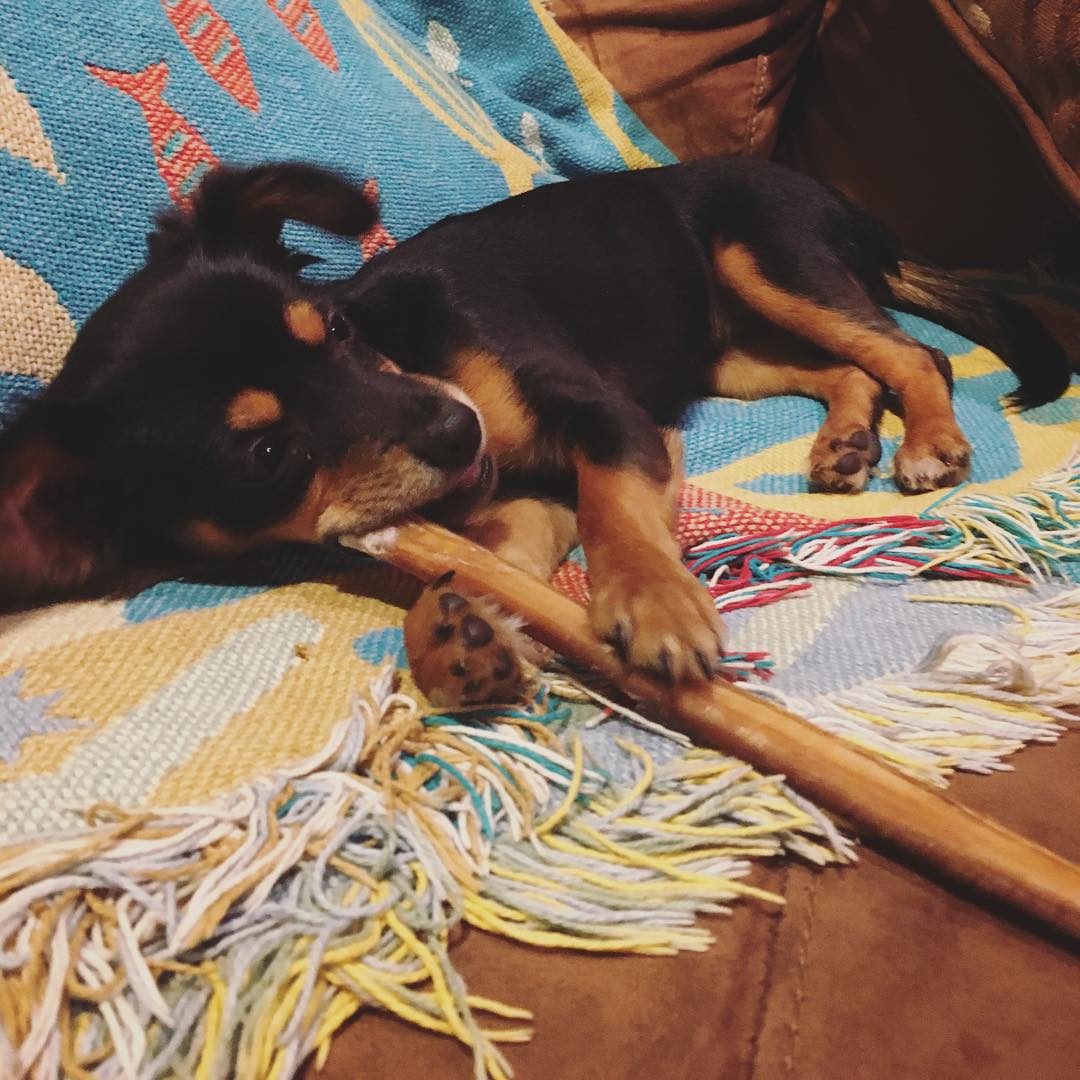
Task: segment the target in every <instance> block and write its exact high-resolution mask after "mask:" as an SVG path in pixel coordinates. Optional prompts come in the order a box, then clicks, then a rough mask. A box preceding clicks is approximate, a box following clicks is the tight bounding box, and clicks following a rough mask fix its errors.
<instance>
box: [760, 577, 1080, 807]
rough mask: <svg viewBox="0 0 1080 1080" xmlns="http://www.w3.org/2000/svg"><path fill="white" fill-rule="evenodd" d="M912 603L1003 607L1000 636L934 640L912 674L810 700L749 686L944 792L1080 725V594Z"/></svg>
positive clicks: (1075, 591)
mask: <svg viewBox="0 0 1080 1080" xmlns="http://www.w3.org/2000/svg"><path fill="white" fill-rule="evenodd" d="M908 599H909V600H910V601H912V602H926V603H954V604H979V605H987V606H994V607H1004V608H1005V609H1007V610H1008V611H1010V612H1012V614H1013V615H1014V616H1015V618H1016V624H1015V625H1014V626H1012V627H1009V628H1008V629H1006V630H1003V631H1001V632H1000V633H996V634H991V633H961V634H953V635H950V636H948V637H946V638H944V639H943V640H941V641H939V642H938V643H937V644H936V645H935V646H934V647H933V648H932V649H931V650H930V652H929V653H928V654H927V656H926V657H925V659H924V660H923V662H922V663H921V664H920V665H919V667H918V669H917V670H916V671H915V672H914V673H911V674H905V675H904V676H903V678H902V680H901V679H900V678H898V677H897V676H895V675H889V676H885V677H882V678H878V679H874V680H872V681H870V682H868V683H864V684H862V685H861V686H857V687H853V688H851V689H849V690H843V691H839V692H836V693H831V694H821V695H818V696H815V697H800V696H798V695H795V694H791V693H781V692H780V691H777V690H776V689H775V688H773V687H764V686H753V687H751V689H752V690H753V692H754V693H757V694H760V695H762V696H765V697H769V698H771V699H772V700H774V701H776V702H777V703H778V704H780V705H782V706H783V707H784V708H786V709H789V710H791V711H792V712H795V713H798V714H799V715H800V716H804V717H806V719H808V720H810V721H811V722H813V723H815V724H817V725H818V726H819V727H821V728H824V729H825V730H826V731H830V732H833V733H834V734H836V735H840V736H841V737H843V738H845V739H847V740H849V741H850V742H853V743H856V744H857V745H859V746H862V747H864V748H865V749H868V750H870V751H872V752H873V753H875V754H878V755H879V756H881V757H883V758H885V759H886V760H887V761H890V762H891V763H892V764H893V765H895V766H896V767H897V768H899V769H901V770H903V771H904V772H907V773H910V774H912V775H914V776H917V777H919V778H920V779H922V780H926V781H929V782H930V783H933V784H936V785H938V786H942V787H943V786H945V785H946V784H947V782H948V778H949V777H950V776H951V775H952V774H953V773H954V772H956V771H957V770H963V771H965V772H975V773H990V772H995V771H1001V770H1008V769H1011V768H1012V766H1011V765H1010V764H1009V763H1008V762H1006V761H1004V760H1003V759H1004V758H1006V757H1008V756H1009V755H1010V754H1012V753H1014V752H1015V751H1017V750H1020V749H1021V748H1022V747H1023V746H1024V745H1025V744H1026V743H1031V742H1040V743H1052V742H1055V741H1056V740H1057V738H1058V737H1059V736H1060V735H1061V734H1062V733H1063V732H1064V731H1065V729H1066V725H1067V724H1069V723H1070V722H1073V723H1075V722H1076V721H1077V720H1078V719H1080V713H1078V711H1077V710H1080V588H1078V589H1070V590H1068V591H1066V592H1064V593H1062V594H1060V595H1058V596H1055V597H1054V598H1052V599H1049V600H1044V601H1042V602H1040V603H1036V604H1032V605H1029V606H1020V605H1018V604H1013V603H1009V602H1007V601H1003V600H993V599H982V598H971V597H950V596H911V597H908Z"/></svg>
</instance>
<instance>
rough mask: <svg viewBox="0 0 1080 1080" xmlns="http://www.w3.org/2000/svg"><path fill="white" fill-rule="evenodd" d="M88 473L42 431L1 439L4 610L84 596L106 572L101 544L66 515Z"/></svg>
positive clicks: (0, 587)
mask: <svg viewBox="0 0 1080 1080" xmlns="http://www.w3.org/2000/svg"><path fill="white" fill-rule="evenodd" d="M20 426H21V425H20ZM83 471H84V470H83V469H82V468H81V467H80V465H79V464H78V462H77V461H76V459H74V458H73V457H72V456H71V455H70V454H68V453H66V452H65V451H64V450H62V449H61V448H60V447H59V446H57V445H56V444H55V443H54V442H52V441H51V440H50V439H49V437H48V436H47V435H45V434H44V433H43V432H37V431H33V430H27V431H25V433H24V432H23V431H20V432H19V433H18V434H13V436H5V438H4V439H2V440H0V611H3V610H11V609H12V608H16V607H22V606H25V605H26V604H29V603H34V602H40V601H44V600H47V599H57V598H60V597H63V596H65V595H70V594H74V593H79V592H82V591H84V590H85V589H86V587H87V586H88V585H89V584H90V583H91V581H93V580H95V579H97V578H98V577H99V576H100V575H101V572H102V571H103V569H104V567H105V565H106V563H107V562H108V561H109V560H108V559H107V557H106V553H105V551H104V545H98V544H96V543H95V541H94V539H93V533H94V530H93V529H92V528H88V527H87V523H86V522H85V520H84V519H80V518H79V517H75V518H74V519H73V518H72V517H69V516H68V515H67V514H65V512H64V510H65V507H64V503H65V492H66V491H67V492H73V491H75V490H77V487H78V485H79V483H80V481H81V477H82V473H83ZM76 522H78V524H76Z"/></svg>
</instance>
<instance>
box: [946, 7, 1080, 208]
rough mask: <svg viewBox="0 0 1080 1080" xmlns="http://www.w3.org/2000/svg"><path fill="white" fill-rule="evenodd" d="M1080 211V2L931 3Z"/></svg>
mask: <svg viewBox="0 0 1080 1080" xmlns="http://www.w3.org/2000/svg"><path fill="white" fill-rule="evenodd" d="M931 2H932V3H933V5H934V9H935V10H936V11H937V13H938V15H939V16H940V18H941V20H942V22H943V23H944V24H945V26H946V27H947V28H948V30H949V32H950V33H951V34H953V36H954V37H955V38H956V40H957V42H958V44H959V45H960V46H961V48H963V49H964V51H965V52H966V53H967V54H968V55H969V56H970V57H971V58H972V59H973V60H974V61H975V63H976V64H977V65H978V66H979V68H980V70H981V71H982V72H983V73H984V74H985V75H986V77H987V78H989V79H990V80H991V81H992V82H993V83H994V85H995V86H997V87H998V89H999V90H1000V91H1001V93H1002V94H1003V95H1004V96H1005V97H1006V98H1007V99H1008V101H1009V103H1010V104H1011V105H1012V106H1013V108H1014V109H1015V110H1016V113H1017V115H1018V117H1019V118H1020V119H1021V120H1022V121H1023V123H1024V124H1025V125H1026V127H1027V128H1028V131H1029V132H1030V133H1031V137H1032V139H1033V140H1034V142H1035V145H1036V146H1037V147H1038V148H1039V151H1040V152H1041V153H1042V155H1043V157H1044V158H1045V159H1046V163H1047V166H1048V167H1049V168H1050V170H1051V171H1052V172H1053V174H1054V176H1055V177H1056V178H1057V180H1058V182H1059V183H1061V184H1062V186H1063V187H1064V188H1065V189H1066V191H1068V192H1069V194H1070V195H1071V197H1072V198H1073V199H1075V200H1076V202H1077V204H1078V205H1080V0H982V3H979V4H974V3H969V2H967V0H931Z"/></svg>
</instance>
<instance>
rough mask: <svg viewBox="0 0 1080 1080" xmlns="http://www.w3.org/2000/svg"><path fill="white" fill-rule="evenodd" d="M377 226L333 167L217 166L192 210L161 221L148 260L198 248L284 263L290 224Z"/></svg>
mask: <svg viewBox="0 0 1080 1080" xmlns="http://www.w3.org/2000/svg"><path fill="white" fill-rule="evenodd" d="M377 220H378V210H377V208H376V206H375V205H374V204H373V203H372V201H371V200H370V199H369V198H368V197H367V196H366V195H365V194H364V190H363V188H361V187H360V186H358V185H357V184H354V183H353V182H352V181H351V180H349V179H347V178H346V177H344V176H342V175H341V174H340V173H336V172H333V171H331V170H330V169H322V168H319V167H317V166H315V165H304V164H300V163H298V162H280V163H277V164H270V165H257V166H254V167H252V168H244V169H242V168H233V167H229V166H220V167H218V168H216V169H214V170H213V171H212V172H210V173H208V174H207V175H206V178H205V179H204V180H203V182H202V184H200V185H199V189H198V191H196V193H195V195H194V197H193V199H192V203H191V209H190V210H189V211H188V212H186V213H184V212H181V211H169V212H167V213H165V214H163V215H162V216H161V217H159V219H158V227H157V231H156V232H154V233H153V234H152V235H151V237H150V241H149V249H150V255H151V258H156V257H159V256H168V255H171V254H176V253H178V252H179V251H190V250H192V249H194V248H202V249H204V250H206V251H208V252H212V253H214V254H225V253H227V252H230V251H237V252H250V253H252V254H255V255H259V256H261V257H263V258H275V257H276V258H280V257H282V256H283V255H285V254H286V252H285V249H284V247H283V246H282V244H281V239H280V238H281V227H282V225H284V223H285V222H286V221H302V222H304V223H306V224H308V225H315V226H317V227H318V228H320V229H325V230H326V231H327V232H332V233H337V234H338V235H339V236H359V235H360V234H361V233H363V232H366V231H367V230H368V229H369V228H370V227H371V226H372V225H374V224H375V222H376V221H377Z"/></svg>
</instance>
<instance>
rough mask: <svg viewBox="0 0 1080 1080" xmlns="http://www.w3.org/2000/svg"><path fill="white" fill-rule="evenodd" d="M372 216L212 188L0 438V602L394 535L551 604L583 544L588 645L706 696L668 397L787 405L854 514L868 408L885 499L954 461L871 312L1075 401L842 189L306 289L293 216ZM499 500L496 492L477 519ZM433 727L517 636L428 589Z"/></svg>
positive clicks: (676, 404) (660, 186)
mask: <svg viewBox="0 0 1080 1080" xmlns="http://www.w3.org/2000/svg"><path fill="white" fill-rule="evenodd" d="M373 217H374V210H373V208H372V207H371V206H369V205H368V203H367V202H366V201H365V199H364V197H363V195H362V193H361V191H360V190H359V188H357V187H355V186H353V185H352V184H350V183H348V182H347V181H346V180H344V179H342V178H341V177H339V176H337V175H335V174H332V173H328V172H324V171H321V170H317V169H314V168H310V167H307V166H303V165H269V166H264V167H260V168H253V169H246V170H229V169H222V170H219V171H217V172H216V173H213V174H211V175H210V176H209V177H208V178H207V180H206V181H205V182H204V184H203V186H202V188H201V189H200V191H199V192H198V194H197V196H196V198H195V200H194V203H193V205H192V208H191V211H190V212H189V213H177V212H172V213H169V214H166V215H165V216H163V217H162V219H161V220H160V222H159V225H158V228H157V230H156V231H155V232H154V234H153V235H152V236H151V238H150V243H149V257H148V261H147V265H146V267H145V268H144V269H142V270H140V271H139V272H138V273H137V274H135V275H134V276H133V277H132V278H130V279H129V280H128V281H127V282H126V283H125V284H124V285H123V286H122V287H121V288H120V290H119V291H118V292H117V294H116V295H115V296H113V297H112V298H111V299H110V300H109V301H108V302H107V303H106V304H105V305H104V306H103V307H102V308H101V309H100V310H99V311H98V312H97V313H96V314H95V315H94V316H93V317H92V318H91V319H90V320H89V321H88V322H87V324H86V325H85V327H84V328H83V329H82V331H81V332H80V334H79V336H78V339H77V341H76V343H75V345H74V346H73V348H72V350H71V353H70V356H69V357H68V360H67V363H66V365H65V367H64V370H63V371H62V372H61V374H60V376H59V377H58V378H57V379H56V380H55V382H54V383H53V384H52V385H51V386H50V387H49V388H48V389H47V390H46V391H45V393H44V394H43V395H42V396H41V397H40V399H38V400H37V401H35V402H34V403H32V404H31V405H30V406H29V408H27V409H26V411H25V412H24V413H23V414H22V415H20V416H19V417H18V418H17V419H16V420H15V421H14V422H13V423H12V424H11V425H10V427H9V429H8V430H7V431H5V433H4V435H3V438H2V441H0V596H2V597H3V599H4V600H5V601H6V602H7V603H8V605H9V606H10V605H11V604H20V603H32V602H37V601H40V600H44V599H46V598H51V597H54V596H58V595H63V594H66V593H71V592H85V591H88V590H89V591H94V590H100V589H104V588H106V587H108V586H109V585H110V583H112V582H113V581H115V579H116V576H117V574H118V573H120V572H121V571H122V570H123V569H125V568H127V567H131V566H139V565H148V564H149V565H153V564H155V563H160V562H161V561H162V560H171V561H176V560H179V561H180V562H181V563H182V561H183V560H184V559H185V558H189V557H194V556H199V557H204V556H205V555H206V554H207V553H215V554H220V555H224V556H228V555H232V554H234V553H238V552H242V551H246V550H249V549H251V548H253V547H256V546H260V545H266V544H270V543H273V542H276V541H282V540H293V541H296V540H299V541H305V542H307V541H310V542H312V543H324V542H327V541H333V540H335V539H336V538H338V537H341V536H342V535H345V534H357V533H366V532H370V531H372V530H377V529H379V528H380V527H383V526H386V525H388V524H390V523H392V522H393V521H394V520H395V518H398V517H400V516H401V515H403V514H406V513H408V512H410V511H415V510H420V511H423V510H424V509H425V508H429V509H431V510H432V512H434V510H435V509H436V508H437V509H438V510H439V512H440V513H445V512H446V511H447V510H450V511H455V510H456V512H457V516H458V518H459V519H460V521H459V524H460V527H461V528H462V529H463V530H465V531H466V532H467V533H468V534H470V535H471V536H473V537H475V538H476V539H478V540H479V541H480V542H482V543H484V544H486V545H488V546H489V547H491V548H492V549H494V550H495V551H497V552H498V553H499V554H501V555H503V556H505V557H506V558H507V559H509V560H510V561H512V562H514V563H516V564H517V565H518V566H520V567H523V568H525V569H527V570H529V571H531V572H533V573H534V574H537V575H539V576H541V577H546V576H547V575H549V574H550V572H551V571H552V569H553V568H554V567H555V565H556V564H557V563H558V561H559V560H560V559H561V558H562V557H563V556H564V555H565V554H566V552H567V550H568V549H569V548H570V547H571V546H572V545H573V544H574V543H576V542H577V540H578V539H579V538H580V541H581V542H582V543H583V544H584V547H585V551H586V554H587V556H588V561H589V569H590V573H591V576H592V581H593V601H592V621H593V625H594V626H595V629H596V631H597V633H598V634H600V635H601V636H602V637H604V638H605V639H607V640H608V641H610V642H611V643H612V644H613V646H614V647H615V648H616V649H617V650H618V651H619V653H620V654H621V655H622V656H623V657H624V658H625V659H626V661H627V662H628V663H630V664H632V665H634V666H637V667H641V668H648V669H652V670H655V671H658V672H660V673H663V674H666V675H667V676H668V677H669V678H671V679H675V680H679V679H696V678H707V677H709V676H710V674H711V672H712V669H713V663H714V660H715V657H716V654H717V649H718V646H719V641H720V627H719V622H718V620H717V617H716V614H715V612H714V610H713V606H712V604H711V602H710V599H709V597H708V595H707V594H706V593H705V591H704V589H702V588H701V586H700V585H699V584H698V583H697V582H696V581H695V580H694V579H693V577H692V576H691V575H690V574H689V573H688V572H687V571H686V570H685V569H684V568H683V566H682V564H681V562H680V558H679V551H678V549H677V547H676V544H675V541H674V539H673V536H672V524H673V519H674V499H675V496H676V493H677V490H678V487H679V481H680V462H679V460H678V457H679V455H678V452H677V451H678V443H677V439H676V438H674V437H672V436H670V435H669V434H667V433H668V432H670V431H671V429H673V427H674V425H675V424H676V422H677V420H678V418H679V415H680V413H681V412H682V410H683V409H684V408H685V407H686V405H687V404H688V403H689V402H690V401H692V400H693V399H694V398H695V397H698V396H699V395H703V394H707V393H721V394H728V395H735V396H740V397H759V396H764V395H771V394H784V393H797V394H807V395H810V396H813V397H816V398H820V399H821V400H823V401H824V402H825V403H826V404H827V406H828V415H827V418H826V420H825V423H824V425H823V427H822V429H821V433H820V435H819V436H818V439H817V441H816V443H815V445H814V448H813V452H812V455H811V461H810V473H811V477H812V480H813V482H814V483H815V485H817V486H818V487H819V488H823V489H825V490H828V491H858V490H860V489H861V488H862V487H863V486H864V485H865V483H866V480H867V476H868V474H869V472H870V470H871V469H872V467H873V466H874V464H876V462H877V458H878V456H879V453H880V450H879V443H878V439H877V436H876V434H875V427H876V423H877V420H878V416H879V413H880V410H881V408H882V399H883V395H884V394H885V393H886V391H891V392H892V393H893V394H895V397H896V398H897V399H898V402H899V406H900V408H901V410H902V411H903V414H904V418H905V424H906V435H905V438H904V442H903V445H902V447H901V448H900V450H899V452H898V453H897V456H896V462H895V477H896V482H897V484H898V485H899V486H900V487H901V488H902V489H904V490H906V491H926V490H929V489H932V488H937V487H942V486H946V485H951V484H955V483H956V482H957V481H959V480H960V479H962V478H963V477H964V476H965V475H966V474H967V471H968V464H969V454H970V449H969V445H968V442H967V440H966V439H965V438H964V434H963V432H961V431H960V429H959V428H958V426H957V424H956V420H955V418H954V416H953V411H952V408H951V404H950V385H949V371H948V365H947V363H946V362H945V359H944V357H942V356H941V355H940V354H935V353H934V352H933V351H932V350H929V349H927V348H926V347H925V346H923V345H921V344H919V343H918V342H917V341H915V340H913V339H912V338H910V337H909V336H907V335H906V334H905V333H903V332H902V331H901V330H899V329H898V328H897V327H896V325H895V324H894V323H893V321H892V320H891V319H890V318H889V317H888V316H887V315H886V314H885V312H884V311H883V310H882V307H881V305H882V304H889V305H893V306H895V307H898V308H902V309H906V310H908V311H913V312H917V313H924V314H927V315H929V316H931V317H932V318H935V319H937V320H939V321H940V322H942V323H944V324H945V325H947V326H950V327H952V328H954V329H956V330H958V331H960V332H962V333H965V334H967V335H968V336H971V337H974V338H975V339H977V340H979V341H981V342H982V343H984V344H986V345H987V346H989V347H990V348H992V349H994V350H995V351H996V352H997V353H998V354H999V355H1000V356H1001V357H1002V358H1003V359H1004V360H1005V362H1006V363H1007V364H1009V366H1010V367H1011V368H1012V369H1013V371H1014V372H1016V374H1017V375H1018V376H1019V378H1020V388H1019V390H1018V391H1017V393H1016V395H1015V397H1016V399H1017V401H1018V402H1019V403H1020V404H1035V403H1039V402H1044V401H1048V400H1050V399H1052V398H1054V397H1056V396H1058V395H1059V394H1061V393H1062V392H1063V391H1064V389H1065V387H1066V385H1067V383H1068V378H1069V374H1068V366H1067V364H1066V362H1065V359H1064V357H1063V356H1062V354H1061V352H1060V350H1059V349H1058V348H1057V346H1056V345H1055V344H1054V343H1053V342H1052V341H1051V339H1050V338H1049V337H1048V336H1047V335H1046V334H1045V333H1044V332H1042V330H1041V329H1040V327H1039V326H1038V325H1037V324H1036V323H1035V322H1034V321H1033V320H1032V319H1030V318H1029V317H1028V316H1027V315H1026V313H1025V312H1024V311H1023V309H1020V308H1017V307H1014V306H1013V305H1011V304H1009V303H1007V302H1006V301H1004V300H1002V299H1000V298H998V297H995V296H992V295H990V294H987V293H984V292H979V291H976V290H974V289H971V288H969V287H967V286H966V285H963V284H961V283H960V282H958V281H957V280H955V279H953V278H951V277H949V276H948V275H946V274H944V273H942V272H941V271H938V270H936V269H933V268H931V267H929V266H927V265H925V264H923V263H920V262H916V261H912V260H908V259H905V258H902V257H901V256H900V255H899V253H898V251H897V250H896V248H895V246H894V245H893V243H892V242H891V241H890V239H889V238H888V237H887V235H886V234H885V232H884V231H883V229H882V228H880V227H879V226H878V225H877V224H876V223H875V222H874V221H873V220H871V219H869V218H868V217H867V216H866V215H865V214H864V213H863V212H861V211H860V210H858V209H857V208H855V207H854V206H852V205H851V204H850V203H848V202H847V201H845V200H844V199H842V198H841V197H839V196H838V195H836V194H834V193H832V192H830V191H828V190H826V189H825V188H823V187H821V186H820V185H818V184H816V183H814V182H813V181H811V180H808V179H806V178H805V177H802V176H799V175H797V174H795V173H792V172H789V171H787V170H785V169H783V168H780V167H778V166H775V165H771V164H765V163H760V162H754V161H748V160H741V159H728V160H723V159H721V160H713V161H703V162H699V163H694V164H687V165H678V166H673V167H670V168H663V169H656V170H651V171H645V172H636V173H624V174H618V175H609V176H598V177H594V178H590V179H584V180H579V181H574V182H570V183H565V184H558V185H553V186H550V187H545V188H542V189H540V190H537V191H533V192H530V193H529V194H526V195H522V196H519V197H517V198H513V199H509V200H507V201H505V202H502V203H499V204H497V205H495V206H492V207H489V208H488V209H485V210H481V211H479V212H476V213H473V214H467V215H463V216H460V217H454V218H450V219H447V220H446V221H443V222H441V223H439V224H438V225H435V226H434V227H432V228H430V229H428V230H427V231H426V232H424V233H422V234H420V235H419V236H416V237H415V238H413V239H411V240H409V241H408V242H406V243H403V244H401V245H400V246H399V247H398V248H397V249H396V250H395V251H393V252H392V253H390V254H387V255H384V256H381V257H380V258H378V259H376V260H374V261H373V262H372V263H371V265H370V266H367V267H365V268H364V269H363V270H362V271H361V272H360V273H359V274H358V275H357V276H356V277H355V278H353V279H352V280H349V281H345V282H339V283H335V284H330V285H325V284H323V285H318V284H312V283H310V282H307V281H305V280H303V279H302V278H301V277H300V276H299V275H298V271H299V269H300V268H301V266H302V265H303V263H304V261H305V260H304V258H303V257H302V256H296V255H293V254H291V253H290V252H288V251H287V250H286V249H285V248H284V247H283V246H282V244H281V242H280V232H281V227H282V224H283V222H284V221H285V220H286V219H297V220H300V221H304V222H308V223H311V224H314V225H316V226H320V227H322V228H323V229H327V230H330V231H332V232H335V233H339V234H343V235H350V234H352V235H356V234H359V233H360V232H362V231H363V230H364V229H365V228H366V227H368V226H369V225H370V224H371V223H372V221H373ZM497 479H498V488H499V490H498V492H496V493H495V499H494V501H489V497H490V496H491V495H492V494H493V489H494V488H495V486H496V480H497ZM408 643H409V648H410V652H411V655H412V659H413V662H414V668H415V670H416V672H417V674H418V676H419V678H420V681H421V682H422V684H423V685H424V686H426V688H428V689H429V690H432V691H435V690H437V691H439V692H440V694H441V697H442V699H443V700H444V701H455V700H468V701H477V700H491V699H496V698H499V699H501V698H506V697H507V696H509V695H510V694H511V693H512V691H513V688H514V684H515V682H516V680H517V678H518V675H519V668H518V664H517V660H516V657H515V656H514V654H513V640H512V634H510V632H509V631H508V630H507V629H506V628H505V627H504V626H503V625H502V624H501V623H500V622H499V621H498V620H497V619H496V618H495V617H494V616H493V614H492V613H491V612H490V611H489V610H487V609H486V608H484V607H483V605H482V601H481V600H480V599H479V598H473V597H465V596H461V595H460V594H459V593H457V592H455V591H454V589H453V584H452V583H449V584H448V583H446V582H443V583H442V584H441V585H440V587H439V589H437V590H435V591H434V592H432V591H429V592H427V593H425V595H424V596H423V597H422V598H421V601H420V603H419V605H418V607H417V608H416V610H415V612H414V613H413V615H412V616H411V617H410V619H409V623H408Z"/></svg>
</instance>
